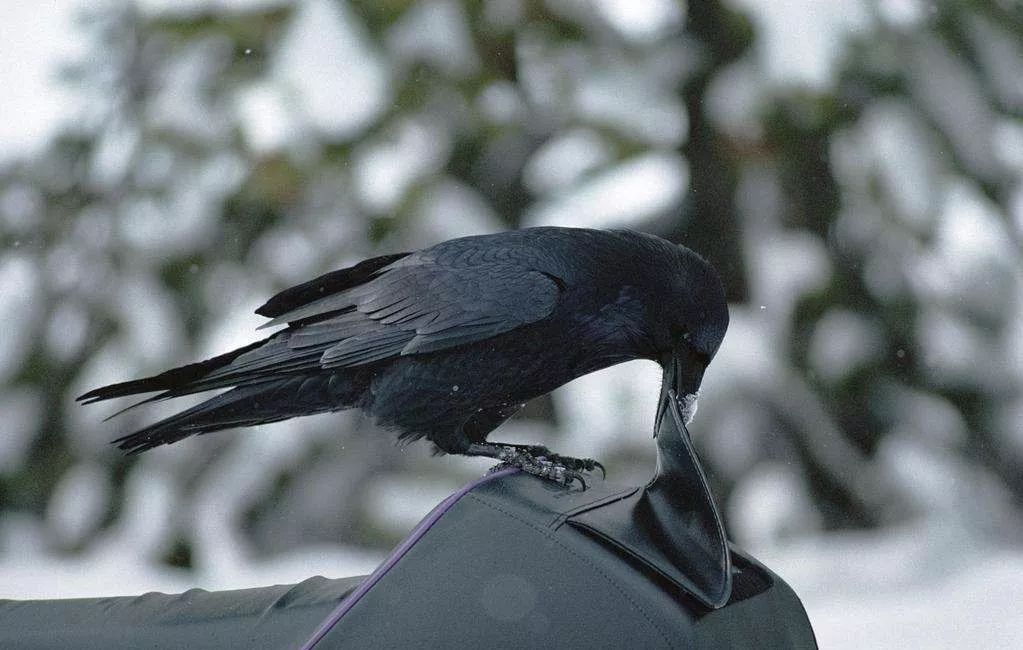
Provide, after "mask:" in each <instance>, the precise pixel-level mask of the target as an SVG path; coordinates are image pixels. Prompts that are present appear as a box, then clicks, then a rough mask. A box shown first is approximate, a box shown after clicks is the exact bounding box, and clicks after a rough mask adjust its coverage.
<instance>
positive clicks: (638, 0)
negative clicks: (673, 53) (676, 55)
mask: <svg viewBox="0 0 1023 650" xmlns="http://www.w3.org/2000/svg"><path fill="white" fill-rule="evenodd" d="M593 4H594V5H595V8H596V10H597V12H598V13H599V14H600V15H601V16H603V17H604V19H605V20H607V21H608V22H609V23H610V24H611V25H613V26H614V27H615V28H616V29H617V30H618V31H619V32H621V34H622V35H623V36H625V37H626V38H628V39H629V40H632V41H637V42H651V41H655V40H657V39H659V38H662V37H664V36H665V35H667V34H669V33H671V32H672V31H674V30H677V29H678V28H679V27H680V26H681V25H682V22H683V20H684V19H685V8H684V5H683V4H682V3H680V2H677V1H676V0H593Z"/></svg>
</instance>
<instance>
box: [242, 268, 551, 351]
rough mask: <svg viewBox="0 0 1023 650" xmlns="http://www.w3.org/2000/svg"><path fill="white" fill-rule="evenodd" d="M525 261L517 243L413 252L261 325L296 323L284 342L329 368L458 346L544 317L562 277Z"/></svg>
mask: <svg viewBox="0 0 1023 650" xmlns="http://www.w3.org/2000/svg"><path fill="white" fill-rule="evenodd" d="M530 261H531V255H530V252H529V251H528V250H521V249H518V250H509V249H501V250H499V251H496V252H495V251H490V250H485V251H478V250H477V251H473V250H470V251H468V252H467V251H457V250H456V251H451V250H449V249H447V250H446V249H440V250H436V249H430V250H427V251H424V252H421V253H413V254H411V255H408V256H406V257H403V258H401V259H398V260H396V261H394V262H392V263H390V264H388V265H386V266H384V267H383V268H382V269H380V270H379V272H378V273H377V274H376V275H374V277H372V279H370V280H369V281H368V282H365V283H363V284H360V285H358V286H354V287H350V288H346V289H344V290H342V291H339V292H337V293H334V294H332V295H328V296H324V297H322V298H318V299H316V300H313V301H311V302H309V303H307V304H304V305H300V306H297V307H295V308H293V309H291V310H289V311H286V312H283V313H280V314H278V315H277V316H276V317H275V318H274V319H273V320H271V321H270V322H269V323H267V324H266V325H265V326H264V327H267V326H274V325H282V324H285V323H288V324H292V325H297V326H299V327H295V328H293V329H292V330H291V331H290V336H289V338H288V348H290V349H291V350H292V352H293V353H298V354H299V355H302V353H303V351H305V353H309V352H312V351H314V350H315V351H322V356H320V358H319V362H320V364H321V366H322V367H328V368H329V367H338V366H356V365H361V364H366V363H371V362H374V361H380V360H383V359H386V358H389V357H394V356H399V355H408V354H416V353H425V352H434V351H437V350H443V349H446V348H451V347H455V346H459V345H465V344H468V343H473V342H476V341H481V340H484V339H487V338H490V337H492V336H496V335H498V334H501V333H503V332H507V331H509V330H512V329H515V328H516V327H520V326H522V325H526V324H528V323H532V322H536V321H538V320H541V319H543V318H545V317H547V316H548V315H550V313H551V312H552V311H553V309H554V306H555V304H556V303H557V299H558V295H559V293H560V288H559V287H560V286H561V281H560V280H559V279H558V278H556V277H555V276H553V275H551V274H549V273H545V272H543V271H540V270H537V269H536V268H535V266H537V265H535V264H533V265H531V264H530ZM260 356H262V355H260ZM239 361H243V360H242V359H239ZM260 362H261V363H265V362H266V359H260Z"/></svg>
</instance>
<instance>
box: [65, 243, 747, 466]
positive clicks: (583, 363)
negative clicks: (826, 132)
mask: <svg viewBox="0 0 1023 650" xmlns="http://www.w3.org/2000/svg"><path fill="white" fill-rule="evenodd" d="M256 312H257V313H259V314H261V315H263V316H267V317H269V318H271V319H272V320H270V322H268V323H267V324H266V325H265V326H264V327H272V326H281V325H286V328H285V329H282V330H280V331H278V332H275V333H274V334H272V335H271V336H269V337H268V338H266V339H264V340H262V341H258V342H256V343H253V344H251V345H249V346H246V347H244V348H241V349H238V350H235V351H233V352H229V353H227V354H223V355H220V356H218V357H214V358H212V359H209V360H207V361H202V362H199V363H194V364H190V365H187V366H183V367H181V368H176V369H173V370H169V371H167V372H165V373H162V374H160V375H156V376H153V377H148V378H145V379H139V380H135V381H129V382H125V383H120V384H114V385H111V386H106V387H103V388H98V389H96V390H93V391H90V392H88V393H86V394H85V395H82V396H81V397H79V400H81V401H84V402H86V403H91V402H95V401H99V400H105V399H110V398H114V397H121V396H125V395H133V394H139V393H146V392H153V391H159V392H158V394H156V395H155V396H153V397H151V398H149V399H148V400H146V401H152V400H157V399H166V398H171V397H177V396H181V395H188V394H193V393H199V392H203V391H207V390H212V389H219V388H230V390H228V391H226V392H224V393H221V394H220V395H217V396H215V397H213V398H211V399H209V400H207V401H205V402H203V403H201V404H199V405H197V406H195V407H193V408H190V409H187V410H185V411H183V412H181V413H179V414H177V415H174V416H171V417H169V418H167V419H165V420H162V421H160V422H157V423H155V424H152V425H150V426H148V427H145V428H144V429H142V430H140V431H137V432H135V433H132V434H130V435H127V436H125V437H123V438H120V439H118V440H117V441H115V442H117V443H118V444H119V446H120V447H121V448H122V449H125V450H128V451H129V452H140V451H145V450H147V449H151V448H153V447H156V446H159V445H163V444H169V443H172V442H176V441H178V440H181V439H182V438H186V437H188V436H191V435H195V434H202V433H209V432H211V431H217V430H220V429H226V428H231V427H239V426H249V425H255V424H262V423H265V422H274V421H278V420H283V419H287V418H291V417H297V416H300V415H309V414H313V413H321V412H326V411H337V410H343V409H349V408H360V409H362V410H363V411H365V412H366V413H368V414H370V415H372V416H374V417H375V418H376V420H377V421H378V423H379V424H381V425H382V426H384V427H387V428H390V429H394V430H396V431H397V432H398V433H399V435H400V436H401V437H402V438H406V439H417V438H422V437H425V438H427V439H428V440H430V441H432V442H433V443H434V444H435V445H437V447H439V448H440V449H441V450H443V451H446V452H449V453H468V454H474V455H488V456H494V457H500V458H502V459H505V460H507V459H508V458H507V457H508V453H507V450H508V449H509V447H507V446H501V447H500V448H498V446H497V445H493V444H489V443H486V442H485V441H486V437H487V435H488V434H489V433H490V432H491V431H492V430H493V429H494V428H495V427H497V426H498V425H499V424H500V423H501V422H503V421H504V420H505V419H507V418H508V417H510V416H511V415H512V414H513V413H514V412H515V411H516V410H517V409H518V408H519V406H520V405H521V404H522V403H523V402H525V401H527V400H529V399H532V398H534V397H537V396H539V395H542V394H544V393H547V392H549V391H551V390H553V389H554V388H556V387H558V386H560V385H562V384H564V383H566V382H567V381H569V380H571V379H574V378H576V377H579V376H581V375H584V374H586V373H589V372H592V371H594V370H598V369H601V368H605V367H607V366H610V365H613V364H616V363H620V362H623V361H628V360H631V359H641V358H645V359H653V360H655V361H658V362H659V363H661V365H662V366H663V367H664V369H665V388H664V390H663V391H662V400H663V399H666V395H667V390H668V389H669V388H675V389H676V392H677V394H678V395H692V394H695V393H696V391H697V389H698V388H699V385H700V381H701V379H702V375H703V370H704V368H705V367H706V365H707V363H709V361H710V359H711V358H712V357H713V356H714V353H715V352H716V351H717V348H718V346H719V345H720V343H721V340H722V338H723V337H724V334H725V330H726V328H727V326H728V311H727V307H726V304H725V299H724V292H723V289H722V286H721V282H720V280H719V278H718V276H717V274H716V273H715V272H714V270H713V269H712V268H711V266H710V265H709V264H708V263H707V262H705V261H704V260H703V259H702V258H700V257H699V256H698V255H696V254H695V253H693V252H692V251H690V250H689V249H687V248H685V247H683V246H678V245H676V244H673V243H670V242H668V241H665V240H663V239H660V238H658V237H654V236H652V235H646V234H642V233H636V232H631V231H625V230H613V231H602V230H589V229H575V228H531V229H524V230H517V231H511V232H504V233H498V234H493V235H483V236H476V237H464V238H460V239H453V240H450V241H447V242H443V243H441V244H437V245H436V246H433V247H431V248H427V249H424V250H422V251H418V252H413V253H402V254H395V255H386V256H383V257H377V258H373V259H369V260H366V261H364V262H361V263H360V264H357V265H355V266H353V267H350V268H347V269H342V270H339V271H334V272H332V273H328V274H326V275H323V276H320V277H319V278H316V279H314V280H311V281H309V282H306V283H304V284H301V285H299V286H296V287H293V288H291V289H287V290H285V291H282V292H281V293H279V294H278V295H276V296H274V297H273V298H271V299H270V300H269V301H267V302H266V304H264V305H263V306H262V307H260V308H259V309H257V310H256ZM502 450H503V451H502ZM519 451H523V452H525V451H528V450H519ZM516 453H518V452H516Z"/></svg>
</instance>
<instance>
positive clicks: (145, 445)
mask: <svg viewBox="0 0 1023 650" xmlns="http://www.w3.org/2000/svg"><path fill="white" fill-rule="evenodd" d="M335 383H336V382H335V381H332V380H331V376H330V375H312V376H310V375H292V376H285V377H278V378H277V379H271V380H265V381H261V382H259V383H253V384H248V385H245V386H239V387H237V388H233V389H231V390H229V391H227V392H225V393H221V394H220V395H217V396H215V397H212V398H210V399H208V400H206V401H205V402H202V403H201V404H197V405H196V406H193V407H192V408H190V409H187V410H185V411H182V412H181V413H177V414H175V415H172V416H170V417H168V418H166V419H164V420H160V421H159V422H156V423H154V424H151V425H149V426H147V427H145V428H143V429H140V430H139V431H136V432H134V433H131V434H129V435H126V436H123V437H121V438H118V439H117V440H114V444H116V445H117V446H118V447H119V448H121V449H124V450H125V451H127V452H128V453H129V454H138V453H141V452H143V451H147V450H149V449H152V448H154V447H159V446H161V445H169V444H171V443H173V442H177V441H179V440H183V439H184V438H188V437H190V436H194V435H200V434H204V433H211V432H213V431H220V430H222V429H230V428H233V427H243V426H254V425H257V424H266V423H269V422H278V421H280V420H286V419H288V418H292V417H296V416H299V415H311V414H314V413H323V412H326V411H331V410H337V409H339V408H343V406H342V405H340V404H339V403H338V393H337V387H336V386H335Z"/></svg>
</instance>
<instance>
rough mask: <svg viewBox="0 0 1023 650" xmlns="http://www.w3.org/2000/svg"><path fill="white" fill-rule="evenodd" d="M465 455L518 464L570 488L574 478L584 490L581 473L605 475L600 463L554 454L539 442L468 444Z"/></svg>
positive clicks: (530, 471) (525, 469)
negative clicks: (527, 443)
mask: <svg viewBox="0 0 1023 650" xmlns="http://www.w3.org/2000/svg"><path fill="white" fill-rule="evenodd" d="M465 454H466V455H469V456H486V457H488V458H495V459H497V460H499V461H501V463H502V464H503V465H505V466H510V467H518V468H519V469H521V470H522V471H523V472H526V473H527V474H532V475H533V476H538V477H540V478H543V479H547V480H550V481H554V482H555V483H560V484H561V485H564V486H566V487H570V486H571V485H572V484H573V483H574V482H576V481H578V482H579V485H580V486H582V488H583V489H584V490H585V489H586V479H585V478H584V477H583V472H592V471H593V470H595V469H599V470H600V473H601V475H602V476H603V475H606V472H605V471H604V466H603V465H601V464H600V463H599V462H597V461H595V460H593V459H592V458H573V457H571V456H562V455H560V454H555V453H553V452H551V450H549V449H547V448H546V447H544V446H541V445H511V444H501V443H481V444H472V445H469V449H468V450H467V451H466V452H465Z"/></svg>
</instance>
